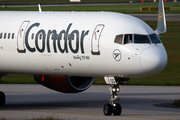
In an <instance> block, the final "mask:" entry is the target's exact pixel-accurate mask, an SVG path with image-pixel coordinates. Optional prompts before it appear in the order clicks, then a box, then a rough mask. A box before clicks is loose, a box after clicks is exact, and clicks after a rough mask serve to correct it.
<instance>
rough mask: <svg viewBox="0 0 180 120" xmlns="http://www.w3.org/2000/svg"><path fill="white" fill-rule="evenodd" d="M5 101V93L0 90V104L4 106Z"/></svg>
mask: <svg viewBox="0 0 180 120" xmlns="http://www.w3.org/2000/svg"><path fill="white" fill-rule="evenodd" d="M5 102H6V97H5V94H4V93H3V92H1V91H0V106H4V104H5Z"/></svg>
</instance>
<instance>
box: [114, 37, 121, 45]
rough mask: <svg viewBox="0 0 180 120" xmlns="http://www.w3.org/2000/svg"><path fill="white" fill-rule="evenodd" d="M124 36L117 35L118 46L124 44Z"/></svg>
mask: <svg viewBox="0 0 180 120" xmlns="http://www.w3.org/2000/svg"><path fill="white" fill-rule="evenodd" d="M122 40H123V35H117V36H116V38H115V40H114V42H115V43H118V44H122Z"/></svg>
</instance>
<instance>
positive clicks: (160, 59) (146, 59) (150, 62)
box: [140, 46, 167, 75]
mask: <svg viewBox="0 0 180 120" xmlns="http://www.w3.org/2000/svg"><path fill="white" fill-rule="evenodd" d="M140 64H141V67H142V69H143V70H144V71H145V72H146V73H147V74H149V75H154V74H157V73H159V72H161V71H162V70H163V69H164V68H165V67H166V64H167V54H166V50H165V49H164V48H162V47H159V46H156V47H150V48H147V49H145V50H143V51H142V52H141V56H140Z"/></svg>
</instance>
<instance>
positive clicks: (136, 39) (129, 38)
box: [114, 34, 161, 44]
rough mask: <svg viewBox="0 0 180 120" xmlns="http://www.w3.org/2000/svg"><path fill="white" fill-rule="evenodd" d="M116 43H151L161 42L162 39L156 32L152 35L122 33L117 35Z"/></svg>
mask: <svg viewBox="0 0 180 120" xmlns="http://www.w3.org/2000/svg"><path fill="white" fill-rule="evenodd" d="M114 42H115V43H118V44H128V43H136V44H151V43H161V41H160V39H159V38H158V37H157V35H156V34H151V35H141V34H120V35H117V36H116V37H115V40H114Z"/></svg>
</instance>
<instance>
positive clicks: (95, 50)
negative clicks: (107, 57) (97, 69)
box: [91, 24, 104, 55]
mask: <svg viewBox="0 0 180 120" xmlns="http://www.w3.org/2000/svg"><path fill="white" fill-rule="evenodd" d="M103 28H104V25H103V24H99V25H97V26H96V28H95V29H94V32H93V35H92V39H91V53H92V55H100V39H101V34H102V30H103Z"/></svg>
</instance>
